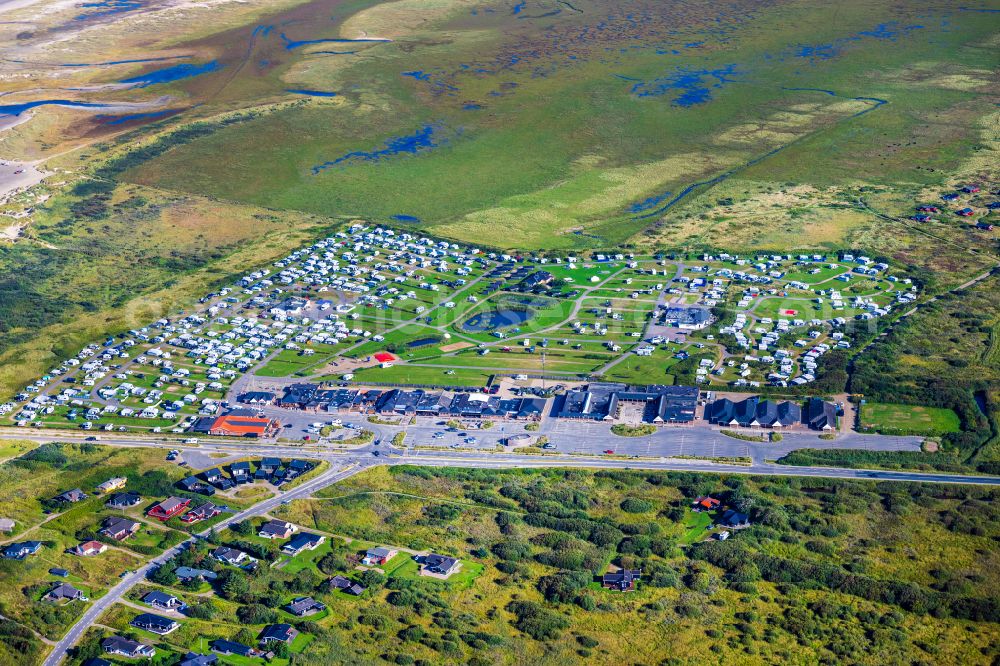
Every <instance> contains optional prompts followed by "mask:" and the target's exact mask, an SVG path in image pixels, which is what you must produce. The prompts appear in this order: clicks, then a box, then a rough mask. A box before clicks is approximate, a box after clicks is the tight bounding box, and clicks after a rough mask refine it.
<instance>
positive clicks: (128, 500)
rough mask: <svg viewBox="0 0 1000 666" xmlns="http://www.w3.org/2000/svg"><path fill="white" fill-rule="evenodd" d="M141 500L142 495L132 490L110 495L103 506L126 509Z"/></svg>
mask: <svg viewBox="0 0 1000 666" xmlns="http://www.w3.org/2000/svg"><path fill="white" fill-rule="evenodd" d="M141 501H142V495H140V494H139V493H135V492H132V491H129V492H125V493H116V494H114V495H112V496H111V497H110V498H109V499H108V501H107V502H105V503H104V506H106V507H108V508H109V509H128V508H130V507H133V506H135V505H137V504H138V503H139V502H141Z"/></svg>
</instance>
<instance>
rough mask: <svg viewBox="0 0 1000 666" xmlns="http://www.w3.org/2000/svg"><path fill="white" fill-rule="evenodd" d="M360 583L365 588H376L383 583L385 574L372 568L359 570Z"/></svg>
mask: <svg viewBox="0 0 1000 666" xmlns="http://www.w3.org/2000/svg"><path fill="white" fill-rule="evenodd" d="M358 578H359V580H360V581H361V584H362V585H364V586H365V587H367V588H371V589H377V588H380V587H382V586H383V585H385V574H383V573H381V572H379V571H375V570H374V569H368V570H367V571H363V572H361V575H360V576H359V577H358Z"/></svg>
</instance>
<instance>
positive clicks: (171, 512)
mask: <svg viewBox="0 0 1000 666" xmlns="http://www.w3.org/2000/svg"><path fill="white" fill-rule="evenodd" d="M189 504H191V500H189V499H184V498H181V497H168V498H167V499H165V500H163V501H162V502H160V503H159V504H157V505H156V506H154V507H153V508H152V509H150V510H149V513H147V514H146V515H147V516H149V517H150V518H156V519H157V520H162V521H167V520H170V519H171V518H173V517H174V516H176V515H177V514H179V513H180V512H181V511H184V509H186V508H188V505H189Z"/></svg>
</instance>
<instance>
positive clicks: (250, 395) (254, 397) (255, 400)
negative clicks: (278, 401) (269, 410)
mask: <svg viewBox="0 0 1000 666" xmlns="http://www.w3.org/2000/svg"><path fill="white" fill-rule="evenodd" d="M274 398H275V395H274V394H273V393H268V392H267V391H247V392H246V393H242V394H240V395H239V396H237V398H236V400H238V401H239V402H242V403H243V404H244V405H270V404H271V403H273V402H274Z"/></svg>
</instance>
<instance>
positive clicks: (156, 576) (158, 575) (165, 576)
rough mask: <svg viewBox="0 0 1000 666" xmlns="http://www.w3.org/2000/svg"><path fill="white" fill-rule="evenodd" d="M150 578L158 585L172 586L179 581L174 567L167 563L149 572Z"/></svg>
mask: <svg viewBox="0 0 1000 666" xmlns="http://www.w3.org/2000/svg"><path fill="white" fill-rule="evenodd" d="M149 580H151V581H153V582H154V583H156V584H157V585H167V586H170V585H174V584H175V583H176V582H177V574H175V573H174V570H173V568H172V567H170V566H168V565H166V564H161V565H160V566H158V567H157V568H155V569H153V570H152V571H151V572H150V573H149Z"/></svg>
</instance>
